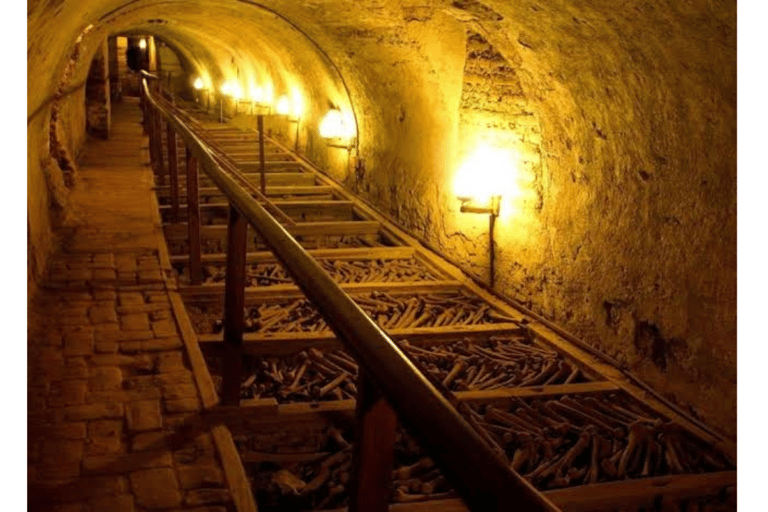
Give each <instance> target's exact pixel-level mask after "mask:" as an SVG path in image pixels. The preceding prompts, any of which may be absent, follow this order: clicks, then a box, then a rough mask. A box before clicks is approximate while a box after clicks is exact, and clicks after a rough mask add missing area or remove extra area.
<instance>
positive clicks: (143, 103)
mask: <svg viewBox="0 0 768 512" xmlns="http://www.w3.org/2000/svg"><path fill="white" fill-rule="evenodd" d="M139 109H140V110H141V128H142V129H143V130H144V133H146V132H147V105H146V101H145V100H144V88H143V87H142V86H141V79H139Z"/></svg>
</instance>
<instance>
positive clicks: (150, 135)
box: [144, 102, 157, 171]
mask: <svg viewBox="0 0 768 512" xmlns="http://www.w3.org/2000/svg"><path fill="white" fill-rule="evenodd" d="M154 116H155V109H154V107H153V106H152V104H151V103H149V102H147V103H146V104H145V105H144V128H145V129H146V131H147V141H148V143H149V167H150V168H151V169H152V170H153V171H154V169H155V164H156V163H157V156H156V155H155V153H156V152H157V151H156V149H157V148H155V134H154V129H155V118H154Z"/></svg>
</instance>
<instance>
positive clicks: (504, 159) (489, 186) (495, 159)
mask: <svg viewBox="0 0 768 512" xmlns="http://www.w3.org/2000/svg"><path fill="white" fill-rule="evenodd" d="M516 181H517V166H516V159H515V155H514V153H513V152H512V151H511V150H509V149H502V148H498V147H496V146H491V145H489V144H487V143H483V144H481V145H480V146H478V147H477V149H475V150H474V151H473V152H472V153H471V154H470V155H469V156H467V158H466V159H465V160H464V162H463V163H462V164H461V166H460V167H459V169H458V171H457V172H456V175H455V176H454V181H453V189H454V193H455V194H456V196H457V197H459V198H464V199H472V200H474V201H477V202H478V203H485V202H489V201H490V200H491V197H492V196H503V197H506V198H512V197H516V196H517V195H518V194H519V190H518V187H517V183H516Z"/></svg>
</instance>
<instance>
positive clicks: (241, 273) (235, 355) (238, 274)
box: [222, 206, 248, 405]
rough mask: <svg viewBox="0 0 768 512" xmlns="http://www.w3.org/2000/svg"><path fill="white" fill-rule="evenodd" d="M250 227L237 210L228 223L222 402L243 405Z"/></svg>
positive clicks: (232, 211)
mask: <svg viewBox="0 0 768 512" xmlns="http://www.w3.org/2000/svg"><path fill="white" fill-rule="evenodd" d="M247 239H248V223H247V222H246V220H245V217H243V216H242V214H241V213H240V212H239V211H238V210H237V208H235V207H234V206H230V207H229V220H228V222H227V273H226V281H225V285H224V350H225V352H224V382H223V392H222V402H223V403H224V404H225V405H238V404H239V403H240V375H241V372H242V347H243V331H244V330H245V249H246V245H247V243H246V242H247Z"/></svg>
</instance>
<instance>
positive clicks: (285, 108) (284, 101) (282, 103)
mask: <svg viewBox="0 0 768 512" xmlns="http://www.w3.org/2000/svg"><path fill="white" fill-rule="evenodd" d="M275 110H277V113H278V114H280V115H281V116H287V115H288V114H289V113H290V111H291V100H289V99H288V96H286V95H285V94H283V95H282V96H280V99H279V100H277V105H276V106H275Z"/></svg>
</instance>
